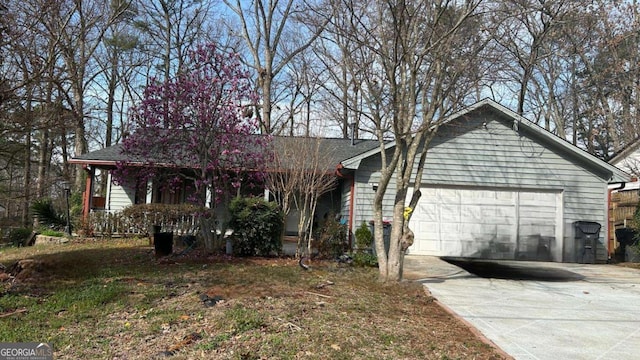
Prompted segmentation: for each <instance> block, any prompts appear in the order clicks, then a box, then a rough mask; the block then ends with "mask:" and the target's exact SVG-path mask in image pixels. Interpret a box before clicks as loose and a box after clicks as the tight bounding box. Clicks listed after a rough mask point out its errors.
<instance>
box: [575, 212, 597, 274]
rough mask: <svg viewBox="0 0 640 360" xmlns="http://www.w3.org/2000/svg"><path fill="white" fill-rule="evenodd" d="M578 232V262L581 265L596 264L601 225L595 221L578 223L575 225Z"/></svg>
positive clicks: (576, 249)
mask: <svg viewBox="0 0 640 360" xmlns="http://www.w3.org/2000/svg"><path fill="white" fill-rule="evenodd" d="M573 225H574V227H575V231H576V235H575V240H576V248H575V251H576V262H577V263H580V264H595V263H596V252H597V250H598V238H599V237H600V228H601V227H602V226H601V225H600V224H599V223H597V222H593V221H576V222H574V223H573Z"/></svg>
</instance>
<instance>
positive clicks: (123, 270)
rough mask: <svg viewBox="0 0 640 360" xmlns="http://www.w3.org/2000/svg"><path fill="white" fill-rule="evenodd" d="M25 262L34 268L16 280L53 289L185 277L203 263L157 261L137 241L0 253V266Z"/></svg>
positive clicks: (199, 261)
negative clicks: (126, 279)
mask: <svg viewBox="0 0 640 360" xmlns="http://www.w3.org/2000/svg"><path fill="white" fill-rule="evenodd" d="M25 259H31V260H33V261H35V263H36V264H37V267H36V269H35V271H30V273H29V274H24V275H22V276H20V274H19V275H18V279H19V280H21V281H22V282H27V283H37V282H43V281H46V283H42V284H40V285H44V286H49V285H51V286H55V284H52V283H59V282H62V283H67V284H69V283H78V282H84V281H89V280H93V279H96V278H100V279H106V278H110V277H118V278H120V277H133V278H149V277H151V278H154V277H157V276H159V275H162V273H167V274H178V273H185V274H187V275H188V273H189V272H191V271H192V270H193V269H194V268H196V267H198V266H201V264H202V260H200V259H197V258H196V259H187V258H182V257H173V256H169V257H166V258H161V259H156V258H155V256H154V252H153V247H152V246H148V245H144V244H143V243H142V242H140V241H137V240H132V241H130V242H127V241H124V240H116V241H109V240H104V241H97V242H94V243H90V244H86V243H85V244H74V243H70V244H63V245H48V246H46V247H45V246H39V247H38V246H36V247H25V248H17V249H10V250H8V251H5V252H3V253H0V263H2V264H3V265H4V266H5V267H7V268H10V267H11V266H12V265H13V264H15V263H16V262H18V261H21V260H25ZM211 265H213V264H211ZM217 265H220V266H225V265H226V264H224V263H220V264H217Z"/></svg>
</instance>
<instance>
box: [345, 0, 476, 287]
mask: <svg viewBox="0 0 640 360" xmlns="http://www.w3.org/2000/svg"><path fill="white" fill-rule="evenodd" d="M479 3H480V1H465V2H458V1H435V2H434V1H417V0H416V1H411V0H401V1H375V2H367V3H366V4H365V3H360V2H356V1H351V0H343V1H341V2H340V9H339V10H341V11H347V12H348V13H349V14H350V19H351V20H350V25H349V26H348V27H346V28H345V29H344V31H343V33H342V36H347V37H349V38H350V41H352V42H355V43H357V44H358V48H357V49H358V50H357V51H356V52H355V54H356V55H358V58H357V59H354V60H352V61H349V64H352V65H351V66H354V67H356V68H357V71H353V73H356V72H359V73H362V74H363V79H364V80H365V89H364V90H363V101H364V102H365V108H364V111H363V116H366V117H368V118H369V119H370V121H372V123H373V124H374V128H375V131H376V135H377V138H378V139H380V156H381V159H380V160H381V167H380V173H379V178H378V179H377V180H378V188H377V190H376V194H375V198H374V203H373V204H374V228H375V248H376V252H377V254H378V263H379V271H380V277H381V279H382V280H384V281H398V280H400V279H401V277H402V262H403V258H404V253H405V251H406V250H407V248H408V247H409V246H411V244H412V242H413V240H412V236H413V233H412V232H411V230H410V229H409V227H408V224H409V219H410V212H407V216H405V198H406V196H407V193H408V189H409V187H410V186H413V187H414V188H415V191H414V195H413V197H412V199H411V201H410V203H409V207H410V208H413V207H414V206H415V205H416V203H417V201H418V200H419V198H420V191H419V189H420V186H421V181H422V173H423V171H425V170H426V169H424V166H423V164H424V161H425V157H426V155H427V149H428V144H429V142H430V140H431V139H432V138H433V136H434V135H435V133H436V131H437V129H438V126H439V125H440V122H441V121H442V120H443V119H444V117H445V116H446V115H447V114H449V113H451V112H452V111H453V110H454V109H457V108H459V107H461V106H462V105H463V104H464V102H465V100H466V96H468V95H469V94H470V93H471V92H472V90H473V89H475V87H476V83H477V79H476V74H474V73H470V72H469V70H475V68H474V66H475V65H476V61H477V59H478V58H479V56H480V54H481V52H482V50H483V48H484V46H485V44H486V43H487V42H488V36H487V35H486V33H485V32H483V31H482V24H483V21H482V20H483V19H481V18H480V17H479V15H477V10H478V6H479ZM363 59H366V61H363ZM356 60H357V61H356ZM387 126H389V127H387ZM387 128H389V129H390V135H392V136H393V139H394V145H395V146H394V147H393V149H390V150H389V152H387V150H386V149H387V144H386V142H385V141H384V140H385V138H386V136H387V135H388V134H387V133H386V129H387ZM414 174H415V176H413V175H414ZM391 186H395V189H394V190H395V191H394V193H395V195H394V198H393V228H392V233H391V243H390V246H389V249H388V251H387V250H386V249H385V246H384V242H383V223H382V219H383V205H382V203H383V201H382V200H383V197H384V195H385V194H386V193H387V190H388V189H389V188H390V187H391ZM387 215H388V214H387Z"/></svg>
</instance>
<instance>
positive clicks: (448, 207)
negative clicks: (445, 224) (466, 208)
mask: <svg viewBox="0 0 640 360" xmlns="http://www.w3.org/2000/svg"><path fill="white" fill-rule="evenodd" d="M438 205H439V206H440V208H439V219H440V220H441V221H442V220H444V219H446V220H447V221H455V222H460V218H461V215H462V214H461V207H460V205H455V204H449V203H442V204H438Z"/></svg>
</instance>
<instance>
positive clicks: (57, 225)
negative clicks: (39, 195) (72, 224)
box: [31, 198, 67, 230]
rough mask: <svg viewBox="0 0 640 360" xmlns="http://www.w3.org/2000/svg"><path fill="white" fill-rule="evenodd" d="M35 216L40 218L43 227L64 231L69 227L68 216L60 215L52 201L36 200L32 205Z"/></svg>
mask: <svg viewBox="0 0 640 360" xmlns="http://www.w3.org/2000/svg"><path fill="white" fill-rule="evenodd" d="M31 211H32V212H33V215H34V216H35V217H36V218H38V222H39V223H40V224H41V225H45V226H50V227H51V228H53V229H58V230H61V229H64V228H65V226H66V225H67V219H66V216H65V215H63V214H61V213H59V212H58V211H57V210H56V209H55V208H54V207H53V204H52V203H51V200H50V199H46V198H45V199H40V200H36V201H35V202H34V203H33V205H31Z"/></svg>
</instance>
